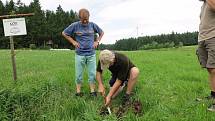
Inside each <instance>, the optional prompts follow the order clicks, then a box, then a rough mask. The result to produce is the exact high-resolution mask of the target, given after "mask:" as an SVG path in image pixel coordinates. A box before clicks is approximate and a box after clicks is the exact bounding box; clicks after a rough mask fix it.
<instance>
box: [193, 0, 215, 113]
mask: <svg viewBox="0 0 215 121" xmlns="http://www.w3.org/2000/svg"><path fill="white" fill-rule="evenodd" d="M200 1H203V2H204V3H203V5H202V10H201V15H200V21H201V22H200V25H199V37H198V49H197V55H198V58H199V62H200V64H201V66H202V67H203V68H206V69H207V71H208V73H209V80H210V87H211V95H210V96H209V97H207V98H208V99H213V104H212V105H211V106H210V107H209V108H208V110H209V111H215V100H214V99H215V0H200Z"/></svg>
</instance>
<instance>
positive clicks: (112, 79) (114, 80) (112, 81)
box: [109, 76, 128, 87]
mask: <svg viewBox="0 0 215 121" xmlns="http://www.w3.org/2000/svg"><path fill="white" fill-rule="evenodd" d="M115 82H116V77H114V76H112V77H111V79H110V81H109V84H110V87H113V85H114V83H115ZM127 83H128V80H123V81H122V84H121V85H120V86H123V85H124V84H125V85H127Z"/></svg>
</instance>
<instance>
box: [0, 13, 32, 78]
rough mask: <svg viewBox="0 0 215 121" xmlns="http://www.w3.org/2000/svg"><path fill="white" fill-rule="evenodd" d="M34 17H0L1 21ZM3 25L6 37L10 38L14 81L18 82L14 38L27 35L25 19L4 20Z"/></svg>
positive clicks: (17, 15)
mask: <svg viewBox="0 0 215 121" xmlns="http://www.w3.org/2000/svg"><path fill="white" fill-rule="evenodd" d="M32 15H34V13H29V14H15V15H4V16H0V19H2V18H11V17H20V16H32ZM3 25H4V34H5V36H9V37H10V48H11V61H12V66H13V79H14V81H16V80H17V72H16V58H15V51H14V42H13V36H18V35H26V34H27V31H26V24H25V18H13V19H3Z"/></svg>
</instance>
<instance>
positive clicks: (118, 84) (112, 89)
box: [105, 79, 122, 106]
mask: <svg viewBox="0 0 215 121" xmlns="http://www.w3.org/2000/svg"><path fill="white" fill-rule="evenodd" d="M121 83H122V81H121V80H119V79H117V80H116V82H115V83H114V85H113V87H112V88H111V90H110V92H109V93H108V95H107V97H106V101H105V105H106V106H108V105H109V104H110V101H111V97H112V96H113V95H114V94H115V93H116V91H117V90H118V89H119V87H120V85H121Z"/></svg>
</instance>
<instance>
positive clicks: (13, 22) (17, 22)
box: [3, 18, 27, 36]
mask: <svg viewBox="0 0 215 121" xmlns="http://www.w3.org/2000/svg"><path fill="white" fill-rule="evenodd" d="M3 25H4V35H5V36H16V35H26V34H27V31H26V24H25V18H14V19H3Z"/></svg>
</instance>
